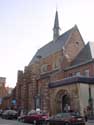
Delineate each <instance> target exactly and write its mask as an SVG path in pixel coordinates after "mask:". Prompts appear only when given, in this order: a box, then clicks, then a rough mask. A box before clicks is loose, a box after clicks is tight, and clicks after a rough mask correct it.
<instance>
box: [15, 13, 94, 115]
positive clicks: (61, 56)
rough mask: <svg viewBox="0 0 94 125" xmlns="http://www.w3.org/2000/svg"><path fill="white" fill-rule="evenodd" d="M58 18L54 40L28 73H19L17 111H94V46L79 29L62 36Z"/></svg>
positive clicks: (43, 48) (27, 67) (53, 112)
mask: <svg viewBox="0 0 94 125" xmlns="http://www.w3.org/2000/svg"><path fill="white" fill-rule="evenodd" d="M59 31H60V27H59V19H58V12H57V11H56V14H55V21H54V27H53V40H52V41H50V42H49V43H48V44H46V45H45V46H43V47H41V48H40V49H38V51H37V52H36V53H35V55H34V57H33V58H32V60H31V61H30V63H29V64H28V65H27V66H25V68H24V71H20V70H19V71H18V77H17V84H16V100H17V107H18V108H19V107H20V108H23V109H24V110H26V111H30V110H31V109H37V108H39V109H41V110H44V111H47V112H49V114H56V113H57V112H62V111H64V108H65V106H66V104H67V105H69V106H70V109H71V110H74V111H79V112H80V113H82V114H83V112H84V108H86V107H87V106H88V105H90V106H91V107H92V108H93V101H92V100H93V98H94V97H93V95H94V87H93V86H94V85H93V84H94V78H93V77H94V44H93V43H91V42H88V43H87V44H85V43H84V40H83V38H82V36H81V34H80V32H79V29H78V27H77V25H75V26H74V27H72V28H71V29H69V30H68V31H66V32H65V33H63V34H61V35H60V34H59Z"/></svg>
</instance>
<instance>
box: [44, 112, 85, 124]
mask: <svg viewBox="0 0 94 125" xmlns="http://www.w3.org/2000/svg"><path fill="white" fill-rule="evenodd" d="M46 121H47V123H49V125H85V119H84V117H82V116H80V114H78V113H74V112H72V113H69V112H64V113H58V114H56V115H54V116H52V117H49V118H48V120H46Z"/></svg>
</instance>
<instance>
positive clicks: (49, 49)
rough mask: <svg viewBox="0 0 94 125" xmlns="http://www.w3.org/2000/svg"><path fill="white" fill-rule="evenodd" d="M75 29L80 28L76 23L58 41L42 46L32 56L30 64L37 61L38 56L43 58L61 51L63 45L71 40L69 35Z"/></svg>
mask: <svg viewBox="0 0 94 125" xmlns="http://www.w3.org/2000/svg"><path fill="white" fill-rule="evenodd" d="M75 30H78V28H77V26H76V25H75V26H74V27H72V28H71V29H70V30H68V31H66V32H65V33H63V34H62V35H60V36H59V37H58V38H57V40H56V41H51V42H49V43H48V44H46V45H45V46H43V47H42V48H40V49H39V50H38V51H37V52H36V54H35V56H34V57H33V58H32V60H31V62H30V63H29V65H31V64H33V63H34V62H35V61H37V57H38V56H41V57H42V58H46V57H47V56H49V55H51V54H53V53H55V52H58V51H60V50H61V49H62V48H63V46H64V45H65V43H66V42H68V41H69V37H70V36H71V34H72V32H74V31H75Z"/></svg>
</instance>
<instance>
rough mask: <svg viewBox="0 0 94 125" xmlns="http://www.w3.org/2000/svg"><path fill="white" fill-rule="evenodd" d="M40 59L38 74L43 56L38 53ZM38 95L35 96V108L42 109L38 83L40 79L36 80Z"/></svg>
mask: <svg viewBox="0 0 94 125" xmlns="http://www.w3.org/2000/svg"><path fill="white" fill-rule="evenodd" d="M36 57H37V59H38V64H39V65H38V76H39V75H40V59H41V58H42V56H40V55H38V56H36ZM38 78H39V77H38ZM36 82H37V84H36V96H35V109H36V110H37V109H41V97H40V93H39V85H38V80H37V81H36Z"/></svg>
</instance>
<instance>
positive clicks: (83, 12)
mask: <svg viewBox="0 0 94 125" xmlns="http://www.w3.org/2000/svg"><path fill="white" fill-rule="evenodd" d="M56 8H57V10H58V14H59V24H60V27H61V29H62V30H61V34H62V33H64V32H65V31H67V30H68V29H70V28H71V27H73V26H74V25H75V24H77V26H78V28H79V31H80V33H81V35H82V37H83V39H84V40H85V43H87V42H88V41H94V34H93V33H94V28H93V27H94V14H93V13H94V0H0V58H1V60H0V76H2V77H6V85H9V86H12V87H14V86H15V85H16V81H17V71H18V70H24V67H25V66H27V65H28V63H29V62H30V61H31V59H32V57H33V56H34V54H35V52H36V51H37V49H39V48H40V47H42V46H43V45H45V44H46V43H48V42H49V41H51V40H52V37H53V31H52V29H53V25H54V18H55V11H56Z"/></svg>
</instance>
